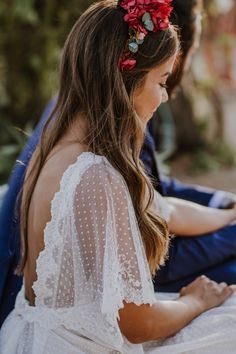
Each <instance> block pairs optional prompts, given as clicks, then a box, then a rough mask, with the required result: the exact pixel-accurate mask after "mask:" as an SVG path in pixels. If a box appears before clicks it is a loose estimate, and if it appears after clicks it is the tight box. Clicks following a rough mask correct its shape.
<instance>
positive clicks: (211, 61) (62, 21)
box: [0, 0, 236, 192]
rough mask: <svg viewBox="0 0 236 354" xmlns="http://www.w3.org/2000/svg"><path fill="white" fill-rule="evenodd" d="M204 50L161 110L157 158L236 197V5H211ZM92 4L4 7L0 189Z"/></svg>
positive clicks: (38, 2) (54, 1) (61, 1)
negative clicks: (62, 55)
mask: <svg viewBox="0 0 236 354" xmlns="http://www.w3.org/2000/svg"><path fill="white" fill-rule="evenodd" d="M204 2H205V6H204V7H205V9H204V14H203V34H202V39H201V45H200V50H199V51H198V52H197V54H196V55H195V58H194V62H193V65H192V67H191V70H190V71H189V73H188V74H187V75H186V77H185V79H184V81H183V83H182V85H181V87H180V88H179V90H178V91H177V93H176V97H175V99H174V100H172V101H171V103H170V104H169V106H168V109H166V110H163V113H162V115H161V119H160V122H159V123H160V130H159V132H158V141H159V144H158V149H159V154H158V158H159V159H160V160H161V164H162V168H163V170H164V171H165V173H168V174H170V175H173V176H175V177H178V178H180V179H181V180H182V181H186V182H195V183H200V184H203V185H208V186H213V187H218V188H222V189H225V190H229V191H233V192H236V0H205V1H204ZM90 3H92V1H90V0H8V1H1V2H0V185H1V184H4V183H6V182H7V179H8V177H9V174H10V171H11V169H12V166H13V165H14V163H15V161H16V158H17V156H18V154H19V152H20V151H21V149H22V148H23V146H24V144H25V142H26V140H27V138H28V136H29V135H30V134H31V132H32V130H33V129H34V127H35V125H36V124H37V122H38V120H39V118H40V116H41V114H42V111H43V109H44V108H45V106H46V104H47V102H48V101H49V99H50V98H51V97H52V96H53V95H54V94H55V93H56V91H57V85H58V82H57V79H58V63H59V60H60V53H61V48H62V46H63V43H64V41H65V39H66V36H67V34H68V32H69V30H70V28H71V27H72V25H73V23H74V22H75V20H76V19H77V17H78V16H79V14H80V13H81V12H82V11H83V10H84V9H85V8H86V7H87V6H88V5H89V4H90Z"/></svg>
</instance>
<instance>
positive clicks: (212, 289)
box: [179, 275, 236, 314]
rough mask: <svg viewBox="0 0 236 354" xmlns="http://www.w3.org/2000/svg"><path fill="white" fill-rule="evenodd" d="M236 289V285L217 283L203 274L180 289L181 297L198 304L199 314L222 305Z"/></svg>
mask: <svg viewBox="0 0 236 354" xmlns="http://www.w3.org/2000/svg"><path fill="white" fill-rule="evenodd" d="M235 291H236V286H235V285H231V286H228V285H227V284H226V283H217V282H215V281H212V280H210V279H209V278H207V277H206V276H204V275H202V276H200V277H198V278H197V279H195V280H194V281H193V282H192V283H190V284H189V285H187V286H185V287H184V288H182V289H181V291H180V298H179V300H181V299H186V298H188V299H190V300H191V301H193V302H194V303H195V305H196V308H197V311H199V313H198V314H200V313H202V312H205V311H207V310H209V309H211V308H213V307H216V306H219V305H221V304H222V303H223V302H224V301H225V300H226V299H227V298H228V297H230V295H232V294H233V293H234V292H235Z"/></svg>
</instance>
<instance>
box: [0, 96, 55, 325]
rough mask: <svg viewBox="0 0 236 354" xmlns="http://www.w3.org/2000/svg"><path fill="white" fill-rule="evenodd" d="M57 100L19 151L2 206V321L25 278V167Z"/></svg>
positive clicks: (0, 234) (10, 308)
mask: <svg viewBox="0 0 236 354" xmlns="http://www.w3.org/2000/svg"><path fill="white" fill-rule="evenodd" d="M54 104H55V100H54V99H53V100H51V101H50V102H49V104H48V106H47V107H46V109H45V111H44V113H43V115H42V118H41V120H40V122H39V124H38V125H37V127H36V129H35V131H34V133H33V135H32V137H31V138H30V139H29V141H28V143H27V144H26V146H25V148H24V150H23V151H22V153H21V154H20V156H19V158H18V160H19V161H20V162H18V163H16V165H15V168H14V170H13V172H12V174H11V177H10V180H9V183H8V186H9V188H8V191H7V193H6V196H5V198H4V200H3V204H2V207H1V210H0V270H1V272H0V325H1V323H2V322H3V320H4V318H5V317H6V316H7V314H8V313H9V312H10V311H11V310H12V308H13V307H14V303H15V298H16V295H17V293H18V291H19V290H20V287H21V284H22V279H21V277H18V276H16V275H14V270H15V268H16V265H17V262H18V259H19V248H20V247H19V239H20V237H19V220H18V215H17V211H16V201H17V196H18V193H19V191H20V190H21V187H22V183H23V179H24V175H25V170H26V167H27V165H28V162H29V159H30V157H31V155H32V153H33V151H34V150H35V147H36V145H37V143H38V141H39V138H40V135H41V132H42V129H43V126H44V124H45V121H46V119H47V117H48V116H49V114H50V112H51V110H52V108H53V106H54Z"/></svg>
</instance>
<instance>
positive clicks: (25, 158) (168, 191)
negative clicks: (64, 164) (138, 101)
mask: <svg viewBox="0 0 236 354" xmlns="http://www.w3.org/2000/svg"><path fill="white" fill-rule="evenodd" d="M200 2H201V0H173V2H172V4H173V6H174V9H175V12H174V15H173V18H172V22H173V23H176V24H178V25H179V26H180V29H181V33H180V34H181V38H182V44H183V48H182V58H181V65H180V66H179V67H178V70H177V71H176V72H175V75H173V76H172V77H171V78H170V80H169V83H168V84H169V89H170V90H172V89H173V88H174V87H176V85H177V84H178V83H179V82H180V80H181V77H182V75H183V71H184V68H186V66H188V62H190V59H191V58H190V57H191V55H192V48H193V46H195V41H196V40H197V39H196V37H197V34H196V33H197V32H198V27H197V26H198V25H199V11H200V10H199V9H200V7H199V6H200ZM55 102H56V98H54V99H52V100H51V101H50V103H49V104H48V106H47V108H46V110H45V112H44V113H43V115H42V118H41V120H40V122H39V124H38V126H37V127H36V129H35V131H34V133H33V135H32V137H31V138H30V139H29V141H28V143H27V144H26V146H25V148H24V150H23V151H22V153H21V155H20V156H19V158H18V160H19V161H21V163H17V164H16V166H15V168H14V170H13V172H12V174H11V177H10V180H9V183H8V191H7V193H6V195H5V198H4V200H3V204H2V207H1V211H0V269H1V272H0V325H1V323H2V322H3V320H4V319H5V317H6V316H7V315H8V313H9V312H10V311H11V310H12V308H13V307H14V302H15V298H16V295H17V293H18V291H19V289H20V287H21V284H22V279H21V278H20V277H18V276H16V275H14V270H15V268H16V265H17V263H18V260H19V249H20V246H19V239H20V237H19V218H18V213H17V198H18V195H19V192H20V189H21V186H22V183H23V179H24V174H25V170H26V167H27V164H28V162H29V159H30V157H31V155H32V153H33V151H34V149H35V147H36V146H37V143H38V141H39V139H40V136H41V132H42V129H43V126H44V124H45V122H46V120H47V117H48V116H49V114H50V112H51V111H52V109H53V107H54V105H55ZM153 119H155V118H153ZM154 152H155V141H154V138H153V133H152V126H151V125H150V126H149V129H148V130H147V133H146V140H145V144H144V147H143V151H142V154H141V158H142V160H143V162H144V164H145V166H146V170H147V171H148V172H149V173H150V175H152V176H153V177H154V179H155V185H156V189H157V190H158V191H159V192H160V193H161V194H162V195H165V196H173V197H177V198H182V199H185V200H189V201H194V202H197V203H199V204H202V205H206V206H208V205H209V206H213V207H218V208H220V207H227V206H228V205H229V204H230V203H231V202H232V201H234V198H235V196H234V195H230V194H228V193H226V192H222V191H215V190H210V189H205V188H203V187H199V186H189V185H185V184H183V183H181V182H179V181H177V180H173V179H169V178H167V177H165V176H162V175H161V176H160V175H159V172H158V166H157V165H156V161H155V158H154ZM235 237H236V226H235V225H230V226H227V227H225V228H223V229H221V230H219V231H217V232H214V233H210V234H209V235H200V236H197V237H191V238H186V237H181V236H176V237H175V238H174V239H173V240H172V244H171V247H170V252H169V259H168V261H167V263H166V265H165V266H164V267H162V268H161V269H160V270H159V271H158V272H157V275H156V279H155V284H154V285H155V288H156V289H158V291H172V292H173V291H179V290H180V288H181V287H182V286H184V285H186V284H188V283H189V282H190V281H191V280H193V279H195V278H196V276H197V275H199V274H205V275H207V276H209V277H210V278H212V279H213V280H216V281H218V282H221V281H226V282H228V283H229V284H232V283H236V260H234V258H235V254H236V247H235V240H234V238H235Z"/></svg>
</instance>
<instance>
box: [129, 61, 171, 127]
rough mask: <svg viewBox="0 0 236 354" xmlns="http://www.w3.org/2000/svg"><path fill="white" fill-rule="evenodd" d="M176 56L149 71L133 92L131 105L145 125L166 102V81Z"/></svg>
mask: <svg viewBox="0 0 236 354" xmlns="http://www.w3.org/2000/svg"><path fill="white" fill-rule="evenodd" d="M175 59H176V55H174V56H172V57H171V58H170V59H168V60H167V61H166V62H164V63H163V64H161V65H159V66H157V67H155V68H153V69H151V70H150V71H149V72H148V73H147V75H146V76H145V80H144V83H143V84H142V85H140V86H139V87H137V88H136V89H135V90H134V95H133V105H134V109H135V111H136V113H137V114H138V116H139V117H140V118H141V119H142V120H143V121H144V122H145V123H147V122H148V121H149V119H150V118H151V117H152V116H153V113H154V112H155V111H156V110H157V108H158V107H159V106H160V104H161V103H163V102H166V101H167V100H168V94H167V92H166V81H167V78H168V76H169V75H170V73H171V72H172V70H173V65H174V62H175Z"/></svg>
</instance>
